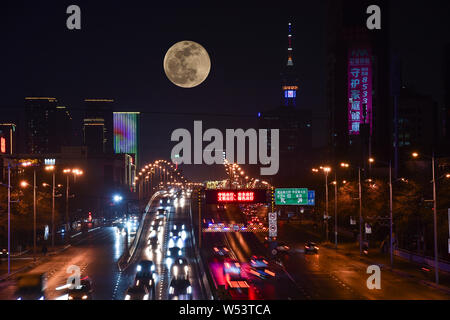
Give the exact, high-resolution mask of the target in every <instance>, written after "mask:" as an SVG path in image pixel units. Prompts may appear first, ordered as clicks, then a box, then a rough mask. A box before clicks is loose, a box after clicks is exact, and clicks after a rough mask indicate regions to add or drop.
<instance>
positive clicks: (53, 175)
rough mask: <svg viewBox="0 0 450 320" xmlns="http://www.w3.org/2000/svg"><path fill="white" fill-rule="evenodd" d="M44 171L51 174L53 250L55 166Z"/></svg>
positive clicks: (53, 237)
mask: <svg viewBox="0 0 450 320" xmlns="http://www.w3.org/2000/svg"><path fill="white" fill-rule="evenodd" d="M45 170H46V171H51V172H52V180H53V184H52V248H55V166H46V167H45Z"/></svg>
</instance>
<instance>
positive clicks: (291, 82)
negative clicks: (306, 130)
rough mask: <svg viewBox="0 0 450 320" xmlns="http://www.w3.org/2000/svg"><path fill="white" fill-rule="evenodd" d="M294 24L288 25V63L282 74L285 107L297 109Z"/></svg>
mask: <svg viewBox="0 0 450 320" xmlns="http://www.w3.org/2000/svg"><path fill="white" fill-rule="evenodd" d="M292 41H293V32H292V23H291V22H289V23H288V48H287V62H286V65H285V66H284V68H283V71H282V73H281V82H282V100H283V106H286V107H289V106H290V107H295V106H296V105H297V92H298V78H297V75H296V70H295V65H294V58H293V54H294V49H293V47H292Z"/></svg>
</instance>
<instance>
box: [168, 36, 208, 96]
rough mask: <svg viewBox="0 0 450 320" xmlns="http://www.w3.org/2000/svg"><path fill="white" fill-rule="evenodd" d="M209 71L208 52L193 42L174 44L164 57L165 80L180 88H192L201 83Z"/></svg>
mask: <svg viewBox="0 0 450 320" xmlns="http://www.w3.org/2000/svg"><path fill="white" fill-rule="evenodd" d="M210 70H211V60H210V58H209V55H208V52H207V51H206V50H205V48H203V47H202V46H201V45H200V44H198V43H196V42H193V41H181V42H178V43H176V44H174V45H173V46H172V47H171V48H170V49H169V50H168V51H167V53H166V56H165V57H164V72H165V73H166V76H167V78H168V79H169V80H170V81H171V82H172V83H173V84H175V85H177V86H179V87H182V88H193V87H196V86H198V85H200V84H201V83H203V82H204V81H205V80H206V78H207V77H208V75H209V72H210Z"/></svg>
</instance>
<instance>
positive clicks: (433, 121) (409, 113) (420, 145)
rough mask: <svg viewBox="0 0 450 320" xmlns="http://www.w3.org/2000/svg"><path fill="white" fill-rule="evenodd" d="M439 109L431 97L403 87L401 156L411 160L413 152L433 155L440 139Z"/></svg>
mask: <svg viewBox="0 0 450 320" xmlns="http://www.w3.org/2000/svg"><path fill="white" fill-rule="evenodd" d="M437 113H438V108H437V104H436V102H434V101H433V99H432V98H431V96H427V95H421V94H419V93H417V92H415V91H414V90H412V89H410V88H407V87H402V89H401V91H400V99H399V112H398V146H399V150H400V156H403V157H404V160H408V159H410V154H411V152H413V151H417V150H420V151H421V152H423V153H426V154H431V153H432V151H433V147H436V146H435V145H434V142H436V141H437V140H438V139H437V138H438V134H439V132H438V125H437V124H438V121H437Z"/></svg>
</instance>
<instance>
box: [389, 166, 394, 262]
mask: <svg viewBox="0 0 450 320" xmlns="http://www.w3.org/2000/svg"><path fill="white" fill-rule="evenodd" d="M392 218H393V217H392V163H391V161H389V234H390V235H389V249H390V253H389V254H390V258H391V268H392V267H393V266H394V239H393V237H392V225H393V221H392Z"/></svg>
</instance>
